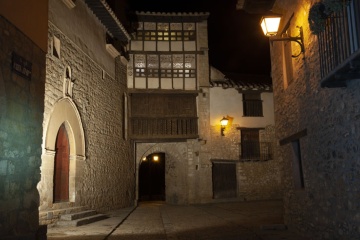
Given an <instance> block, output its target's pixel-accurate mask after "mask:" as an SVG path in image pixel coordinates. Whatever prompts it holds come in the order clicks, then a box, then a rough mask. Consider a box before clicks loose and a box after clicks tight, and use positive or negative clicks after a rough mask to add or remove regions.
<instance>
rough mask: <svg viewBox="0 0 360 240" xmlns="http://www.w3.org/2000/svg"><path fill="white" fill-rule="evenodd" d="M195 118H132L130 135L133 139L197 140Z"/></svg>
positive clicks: (196, 120)
mask: <svg viewBox="0 0 360 240" xmlns="http://www.w3.org/2000/svg"><path fill="white" fill-rule="evenodd" d="M197 122H198V119H197V117H163V118H159V117H152V118H144V117H132V118H131V120H130V132H131V133H130V134H131V137H132V138H133V139H175V138H197V137H198V123H197Z"/></svg>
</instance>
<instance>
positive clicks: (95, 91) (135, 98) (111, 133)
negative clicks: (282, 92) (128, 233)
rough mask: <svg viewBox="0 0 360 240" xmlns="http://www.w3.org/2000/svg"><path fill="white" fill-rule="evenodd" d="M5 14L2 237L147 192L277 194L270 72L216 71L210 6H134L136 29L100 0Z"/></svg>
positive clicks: (59, 0)
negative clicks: (188, 9)
mask: <svg viewBox="0 0 360 240" xmlns="http://www.w3.org/2000/svg"><path fill="white" fill-rule="evenodd" d="M110 2H111V1H110ZM113 3H114V2H113ZM19 5H21V6H23V7H25V6H26V7H28V9H31V10H34V11H27V12H26V14H19V13H21V11H19V9H18V8H17V7H16V6H19ZM23 9H26V8H23ZM35 10H36V11H35ZM0 13H1V17H0V24H1V26H2V28H1V29H0V31H1V32H0V36H1V38H0V42H1V46H2V49H1V51H2V52H3V54H1V56H0V59H1V61H0V64H1V65H0V66H1V75H0V86H1V87H0V101H1V105H0V108H1V116H0V121H1V122H0V123H1V126H0V139H1V142H0V143H1V145H0V147H1V148H0V153H1V155H0V180H1V181H0V238H5V239H12V238H14V239H17V238H21V237H25V238H28V239H40V238H41V237H40V235H39V234H40V233H37V232H38V228H39V223H40V224H41V225H53V224H55V223H56V222H57V221H58V220H59V217H60V216H61V215H63V214H66V213H70V212H74V211H82V210H85V209H93V210H96V211H98V212H104V211H107V210H110V209H116V208H123V207H127V206H133V205H136V204H137V202H138V201H141V200H148V199H160V200H165V201H166V202H167V203H171V204H190V203H209V202H212V201H218V200H229V199H230V200H259V199H274V198H275V199H278V198H280V197H281V194H282V188H281V181H280V178H279V176H280V171H281V168H280V165H279V161H278V160H277V159H276V154H274V152H273V151H272V149H273V145H274V134H275V132H274V128H273V125H274V115H273V102H272V90H271V83H269V82H267V83H264V82H261V83H257V84H250V83H249V81H252V82H253V81H256V80H254V78H252V77H249V76H247V77H245V79H243V80H244V81H243V82H241V83H239V82H238V81H234V80H239V79H235V78H234V79H232V80H229V79H226V77H224V76H223V75H221V73H219V72H218V73H217V74H215V75H213V73H214V72H216V70H214V69H211V68H210V66H209V56H208V35H207V18H208V16H209V14H208V13H181V14H180V13H144V12H138V13H137V14H136V21H134V22H133V24H134V26H135V29H136V31H135V32H134V33H132V32H130V33H129V31H128V30H126V29H125V27H124V26H123V25H122V23H121V22H120V21H119V19H118V18H117V16H116V15H115V14H114V12H113V11H112V10H111V8H110V7H109V5H108V4H107V3H106V2H105V1H100V0H78V1H72V0H48V1H41V2H36V3H35V2H33V1H28V5H27V4H25V5H24V3H21V4H20V3H19V2H18V1H11V3H10V1H3V2H1V3H0ZM13 14H14V15H13ZM17 14H19V16H18V15H17ZM20 15H21V16H20ZM47 16H48V17H47ZM30 18H31V19H34V21H31V23H30V22H29V21H26V20H27V19H30ZM28 24H30V25H28ZM32 24H36V27H34V25H32ZM219 74H220V75H221V77H220V78H219V77H218V76H219ZM257 78H258V77H256V79H257ZM257 80H258V79H257ZM268 80H269V79H267V81H268ZM265 82H266V81H265ZM229 84H230V85H231V86H230V85H229ZM243 115H244V116H243ZM223 116H227V117H228V118H229V120H230V121H229V125H228V126H227V127H226V129H225V130H224V131H223V133H224V136H222V135H221V127H220V125H219V121H220V119H221V118H222V117H223ZM19 139H21V141H19ZM246 139H248V140H249V141H247V140H246ZM151 166H152V167H151ZM155 166H157V167H155ZM151 169H152V171H153V172H152V174H153V175H152V176H153V179H154V182H152V183H153V185H151V184H149V181H148V178H147V176H148V175H149V174H150V171H151ZM155 171H156V172H155ZM228 173H230V174H231V178H229V179H226V177H224V176H227V174H228ZM228 186H229V187H228ZM14 199H16V200H15V201H14ZM42 229H43V228H42ZM37 234H38V235H37ZM36 235H37V236H36Z"/></svg>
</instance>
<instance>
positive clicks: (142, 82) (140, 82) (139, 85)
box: [135, 78, 146, 89]
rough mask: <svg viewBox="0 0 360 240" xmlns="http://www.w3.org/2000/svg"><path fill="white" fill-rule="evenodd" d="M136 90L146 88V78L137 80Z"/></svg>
mask: <svg viewBox="0 0 360 240" xmlns="http://www.w3.org/2000/svg"><path fill="white" fill-rule="evenodd" d="M135 88H142V89H144V88H146V78H135Z"/></svg>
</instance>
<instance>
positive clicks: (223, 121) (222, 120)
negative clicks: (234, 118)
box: [220, 117, 229, 136]
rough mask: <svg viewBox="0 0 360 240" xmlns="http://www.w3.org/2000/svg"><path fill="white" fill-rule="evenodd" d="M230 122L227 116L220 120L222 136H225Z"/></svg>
mask: <svg viewBox="0 0 360 240" xmlns="http://www.w3.org/2000/svg"><path fill="white" fill-rule="evenodd" d="M228 122H229V119H228V118H226V117H223V118H222V119H221V120H220V125H221V136H225V134H224V131H225V128H226V126H227V124H228Z"/></svg>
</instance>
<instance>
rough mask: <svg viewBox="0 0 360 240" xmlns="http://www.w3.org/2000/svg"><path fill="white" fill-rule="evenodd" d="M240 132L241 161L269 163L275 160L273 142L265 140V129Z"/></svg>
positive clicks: (245, 129)
mask: <svg viewBox="0 0 360 240" xmlns="http://www.w3.org/2000/svg"><path fill="white" fill-rule="evenodd" d="M240 130H241V143H240V159H241V160H242V161H268V160H271V159H273V156H274V154H273V143H272V142H271V140H265V139H264V129H262V128H241V129H240ZM260 136H261V137H260ZM260 139H261V141H260Z"/></svg>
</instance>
